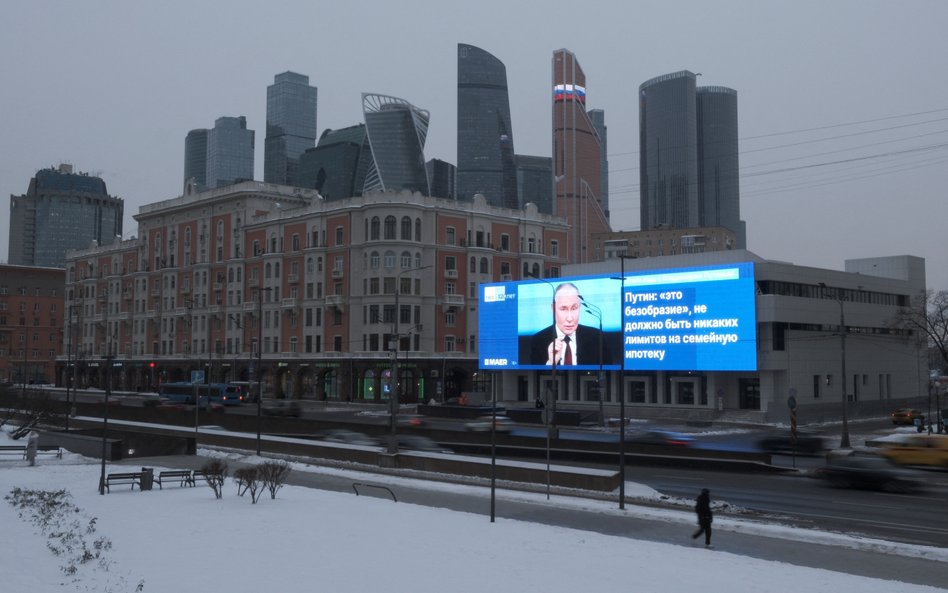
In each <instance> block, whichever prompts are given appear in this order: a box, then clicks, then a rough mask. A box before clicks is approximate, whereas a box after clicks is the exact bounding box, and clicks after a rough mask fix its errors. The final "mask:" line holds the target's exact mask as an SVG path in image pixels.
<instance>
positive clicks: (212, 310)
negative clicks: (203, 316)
mask: <svg viewBox="0 0 948 593" xmlns="http://www.w3.org/2000/svg"><path fill="white" fill-rule="evenodd" d="M221 310H222V307H221V306H220V305H211V306H210V307H208V308H207V312H208V313H210V314H211V315H218V314H220V312H221Z"/></svg>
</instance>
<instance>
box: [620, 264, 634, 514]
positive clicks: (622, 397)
mask: <svg viewBox="0 0 948 593" xmlns="http://www.w3.org/2000/svg"><path fill="white" fill-rule="evenodd" d="M627 259H634V258H633V257H630V256H628V255H625V253H621V254H619V271H620V273H619V276H620V278H619V308H620V311H619V508H620V509H622V510H624V509H625V260H627Z"/></svg>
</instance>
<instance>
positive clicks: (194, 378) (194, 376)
mask: <svg viewBox="0 0 948 593" xmlns="http://www.w3.org/2000/svg"><path fill="white" fill-rule="evenodd" d="M191 382H192V383H203V382H204V371H191Z"/></svg>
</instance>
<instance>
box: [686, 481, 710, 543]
mask: <svg viewBox="0 0 948 593" xmlns="http://www.w3.org/2000/svg"><path fill="white" fill-rule="evenodd" d="M695 513H696V514H697V515H698V531H696V532H695V533H694V535H692V536H691V539H698V537H699V536H700V535H701V534H702V533H703V534H704V546H705V547H706V548H710V547H711V521H712V520H713V518H712V515H711V493H710V492H709V491H708V489H707V488H703V489H702V490H701V494H699V495H698V498H697V500H696V501H695Z"/></svg>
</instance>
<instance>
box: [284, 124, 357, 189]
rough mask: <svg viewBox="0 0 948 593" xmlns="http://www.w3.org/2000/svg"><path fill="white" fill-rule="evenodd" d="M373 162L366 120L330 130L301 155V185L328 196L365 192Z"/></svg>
mask: <svg viewBox="0 0 948 593" xmlns="http://www.w3.org/2000/svg"><path fill="white" fill-rule="evenodd" d="M371 163H372V149H371V148H370V147H369V139H368V137H367V136H366V133H365V124H357V125H354V126H349V127H347V128H340V129H338V130H326V131H324V132H323V133H322V135H321V136H320V137H319V144H317V145H316V147H315V148H310V149H309V150H307V151H306V152H304V153H303V155H302V156H301V157H300V169H299V186H300V187H307V188H315V189H317V190H319V193H320V194H321V195H322V196H323V198H325V199H327V200H341V199H343V198H349V197H352V196H361V195H362V188H363V186H364V185H365V175H366V173H367V172H368V170H369V167H370V165H371Z"/></svg>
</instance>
